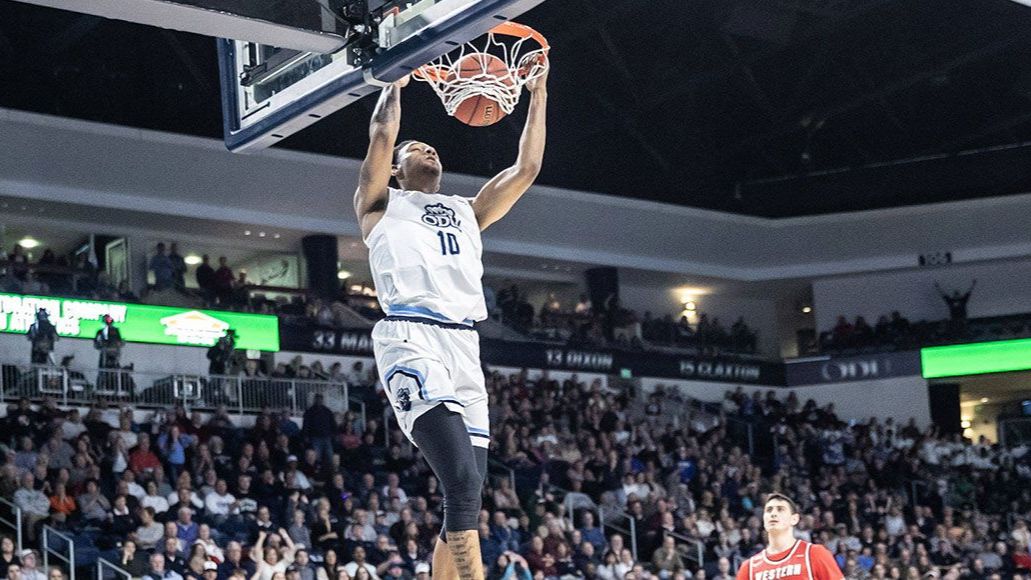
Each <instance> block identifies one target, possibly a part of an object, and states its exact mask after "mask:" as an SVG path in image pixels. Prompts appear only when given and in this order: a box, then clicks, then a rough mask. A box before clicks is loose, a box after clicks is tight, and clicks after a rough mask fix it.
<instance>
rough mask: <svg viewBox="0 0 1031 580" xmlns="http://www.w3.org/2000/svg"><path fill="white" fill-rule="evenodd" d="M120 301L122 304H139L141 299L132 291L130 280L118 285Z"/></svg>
mask: <svg viewBox="0 0 1031 580" xmlns="http://www.w3.org/2000/svg"><path fill="white" fill-rule="evenodd" d="M118 299H119V300H121V301H122V302H139V300H140V297H139V296H137V295H136V293H135V292H133V291H132V287H130V286H129V281H128V280H122V281H121V282H119V283H118Z"/></svg>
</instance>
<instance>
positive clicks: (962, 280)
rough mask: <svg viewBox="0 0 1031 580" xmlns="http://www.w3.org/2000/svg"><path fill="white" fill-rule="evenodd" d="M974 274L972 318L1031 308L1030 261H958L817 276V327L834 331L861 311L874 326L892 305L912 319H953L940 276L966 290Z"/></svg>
mask: <svg viewBox="0 0 1031 580" xmlns="http://www.w3.org/2000/svg"><path fill="white" fill-rule="evenodd" d="M975 278H976V279H977V287H976V288H974V293H973V294H972V295H971V297H970V302H969V303H968V304H967V309H968V312H969V315H970V316H971V317H980V316H1000V315H1005V314H1017V313H1024V312H1029V311H1031V283H1029V280H1031V260H1013V261H1006V262H994V263H979V264H959V265H952V266H945V267H939V268H922V269H919V270H907V271H899V272H888V273H880V274H864V275H858V276H842V277H835V278H824V279H822V280H817V281H815V282H813V308H814V309H815V313H816V322H817V328H818V329H819V330H821V331H824V330H829V329H830V328H832V327H833V326H834V322H835V320H836V319H837V317H838V316H839V315H841V314H844V315H845V316H846V317H848V318H849V320H854V319H855V317H856V316H857V315H862V316H864V317H865V318H866V320H867V321H868V322H870V324H871V325H873V324H874V322H876V320H877V317H878V316H880V315H881V314H887V313H889V312H891V311H892V310H898V311H899V312H901V313H902V315H903V316H905V317H906V318H908V319H910V320H911V321H916V320H941V319H943V318H948V316H949V311H948V308H947V307H946V306H945V302H944V301H943V300H942V299H941V297H940V296H939V295H938V294H937V293H936V292H935V289H934V283H935V281H937V282H939V283H940V284H941V286H942V288H944V289H945V290H946V291H949V292H951V290H952V289H954V288H955V289H959V290H960V291H963V292H965V291H966V290H967V289H968V288H969V287H970V282H971V281H972V280H974V279H975Z"/></svg>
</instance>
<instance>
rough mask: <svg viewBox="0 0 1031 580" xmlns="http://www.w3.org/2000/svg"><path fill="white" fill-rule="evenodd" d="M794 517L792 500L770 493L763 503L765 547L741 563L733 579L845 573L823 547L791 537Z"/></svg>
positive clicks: (825, 577)
mask: <svg viewBox="0 0 1031 580" xmlns="http://www.w3.org/2000/svg"><path fill="white" fill-rule="evenodd" d="M798 519H799V515H798V508H797V507H796V506H795V502H793V501H791V499H789V498H788V497H787V496H785V495H781V494H779V493H773V494H770V496H769V497H767V498H766V504H765V505H764V506H763V527H764V528H766V535H767V538H768V539H767V545H766V549H765V550H763V551H762V552H759V553H758V554H756V555H754V556H752V557H751V558H749V559H748V560H747V561H745V563H744V564H741V568H740V569H739V570H738V571H737V580H778V579H787V580H795V579H799V580H801V579H805V580H842V579H843V578H844V577H845V576H844V575H843V574H842V573H841V570H839V569H838V564H837V562H835V561H834V556H832V555H831V553H830V551H828V550H827V548H824V547H823V546H820V545H818V544H811V543H809V542H806V541H803V540H797V539H795V526H796V525H798Z"/></svg>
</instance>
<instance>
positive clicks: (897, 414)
mask: <svg viewBox="0 0 1031 580" xmlns="http://www.w3.org/2000/svg"><path fill="white" fill-rule="evenodd" d="M793 390H794V391H795V394H796V396H798V398H799V400H801V401H802V402H803V403H805V401H806V400H807V399H813V400H814V401H816V403H817V404H819V405H821V406H823V405H826V404H827V403H834V407H835V410H836V412H837V414H838V417H839V418H840V419H841V420H843V421H848V420H849V419H855V420H857V421H861V420H864V419H867V418H869V417H878V418H887V417H893V418H894V419H895V421H896V422H899V421H901V422H903V423H904V422H906V421H909V418H910V417H915V418H916V423H917V425H919V426H920V427H925V426H927V425H929V424H930V423H931V404H930V401H929V399H928V393H927V381H926V380H925V379H924V378H923V377H919V376H915V377H899V378H893V379H881V380H877V381H855V382H851V383H836V384H830V385H815V386H811V387H797V388H795V389H793Z"/></svg>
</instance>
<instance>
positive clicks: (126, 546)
mask: <svg viewBox="0 0 1031 580" xmlns="http://www.w3.org/2000/svg"><path fill="white" fill-rule="evenodd" d="M115 563H116V564H118V567H119V568H121V569H123V570H125V571H126V572H128V573H129V575H130V576H132V577H133V578H139V577H141V576H143V575H144V574H146V573H147V564H148V562H147V557H146V556H145V555H143V554H141V553H140V552H138V551H137V550H136V542H134V541H133V540H132V538H126V539H125V540H124V541H123V542H122V546H121V550H119V552H118V559H117V560H116V561H115Z"/></svg>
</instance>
